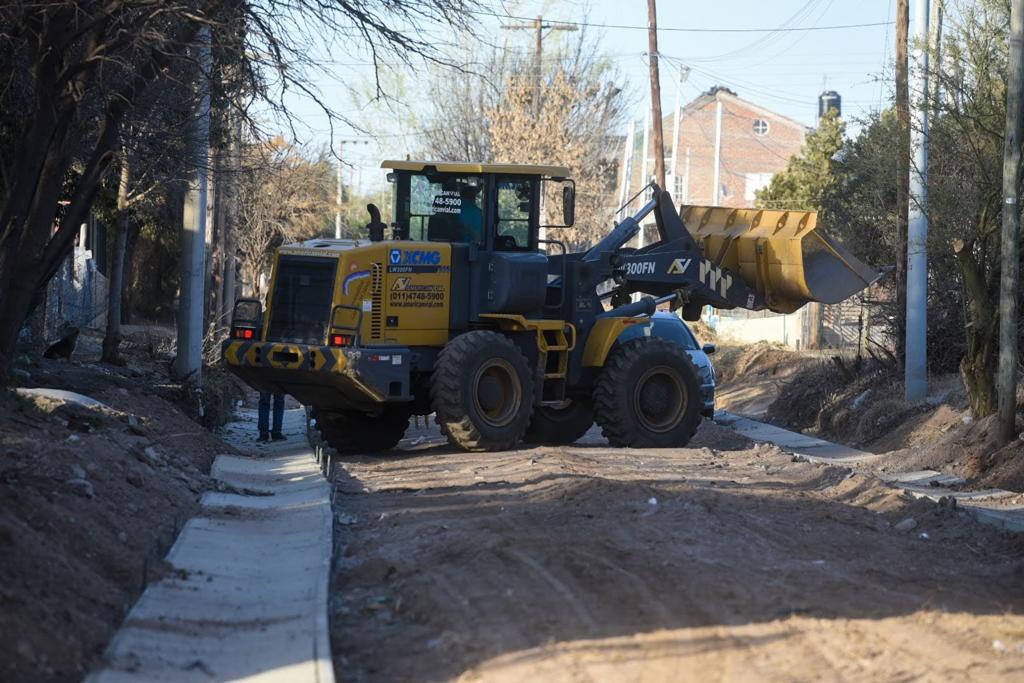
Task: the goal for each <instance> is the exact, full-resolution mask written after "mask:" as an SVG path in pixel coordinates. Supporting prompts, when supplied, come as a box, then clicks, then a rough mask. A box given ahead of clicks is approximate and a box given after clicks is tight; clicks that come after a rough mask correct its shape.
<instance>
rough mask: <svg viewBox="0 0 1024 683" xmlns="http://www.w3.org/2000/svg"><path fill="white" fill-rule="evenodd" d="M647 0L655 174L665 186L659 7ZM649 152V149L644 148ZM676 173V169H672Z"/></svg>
mask: <svg viewBox="0 0 1024 683" xmlns="http://www.w3.org/2000/svg"><path fill="white" fill-rule="evenodd" d="M655 5H656V2H655V0H647V51H648V53H649V54H648V57H649V58H650V61H651V109H652V111H653V117H654V176H655V179H656V180H657V181H658V187H660V188H661V189H662V190H664V189H666V188H665V135H664V133H663V131H662V126H661V78H660V76H659V74H658V8H657V7H656V6H655ZM644 154H647V150H646V149H645V150H644ZM672 172H673V173H675V169H672Z"/></svg>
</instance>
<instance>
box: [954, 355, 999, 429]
mask: <svg viewBox="0 0 1024 683" xmlns="http://www.w3.org/2000/svg"><path fill="white" fill-rule="evenodd" d="M981 336H982V335H977V337H981ZM990 343H991V340H990V341H989V343H986V342H985V341H984V340H983V339H980V338H977V339H975V342H974V344H970V343H969V344H968V351H967V353H966V354H964V357H963V360H961V361H960V379H961V380H963V383H964V387H966V389H967V396H968V399H969V400H970V404H971V415H972V416H973V417H974V418H975V419H976V420H978V419H981V418H983V417H987V416H989V415H991V414H992V413H994V412H996V387H995V382H994V378H995V362H994V360H993V354H992V347H991V345H990Z"/></svg>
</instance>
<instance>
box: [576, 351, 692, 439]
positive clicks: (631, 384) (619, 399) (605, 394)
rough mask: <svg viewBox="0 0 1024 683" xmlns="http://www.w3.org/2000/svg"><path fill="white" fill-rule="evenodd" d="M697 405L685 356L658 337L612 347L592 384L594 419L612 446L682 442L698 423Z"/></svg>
mask: <svg viewBox="0 0 1024 683" xmlns="http://www.w3.org/2000/svg"><path fill="white" fill-rule="evenodd" d="M702 407H703V401H702V400H701V395H700V382H699V381H698V379H697V370H696V368H694V366H693V362H692V361H691V360H690V356H689V354H687V353H686V350H685V349H684V348H683V347H682V346H680V345H679V344H676V343H675V342H671V341H669V340H667V339H659V338H657V337H645V338H641V339H635V340H633V341H630V342H627V343H625V344H623V345H622V346H620V347H618V348H617V349H615V350H613V351H612V353H611V354H609V356H608V360H607V361H606V362H605V366H604V369H603V370H602V371H601V375H600V377H599V378H598V380H597V385H596V386H595V388H594V417H595V419H596V420H597V423H598V424H599V425H601V431H602V433H603V434H604V436H605V438H607V439H608V441H609V442H610V443H611V444H612V445H613V446H622V447H632V448H672V447H680V446H685V445H686V444H687V443H688V442H689V441H690V438H691V437H692V436H693V435H694V433H695V432H696V431H697V427H698V426H700V420H701V408H702Z"/></svg>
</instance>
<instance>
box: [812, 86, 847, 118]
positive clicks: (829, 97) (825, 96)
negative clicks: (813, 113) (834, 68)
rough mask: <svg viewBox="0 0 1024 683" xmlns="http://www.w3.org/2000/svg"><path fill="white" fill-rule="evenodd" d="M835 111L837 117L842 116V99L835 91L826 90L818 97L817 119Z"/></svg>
mask: <svg viewBox="0 0 1024 683" xmlns="http://www.w3.org/2000/svg"><path fill="white" fill-rule="evenodd" d="M829 109H835V110H836V115H837V116H842V115H843V98H842V97H840V96H839V93H837V92H836V91H835V90H827V91H825V92H823V93H821V95H819V96H818V118H819V119H820V118H821V117H822V116H824V115H825V114H827V113H828V110H829Z"/></svg>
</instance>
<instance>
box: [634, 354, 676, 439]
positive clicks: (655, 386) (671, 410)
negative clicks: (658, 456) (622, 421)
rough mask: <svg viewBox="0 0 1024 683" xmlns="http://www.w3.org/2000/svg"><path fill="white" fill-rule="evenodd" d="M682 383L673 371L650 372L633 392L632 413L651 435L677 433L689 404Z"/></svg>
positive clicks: (666, 369) (654, 368)
mask: <svg viewBox="0 0 1024 683" xmlns="http://www.w3.org/2000/svg"><path fill="white" fill-rule="evenodd" d="M688 398H689V397H688V396H687V395H686V389H685V388H684V387H683V383H682V380H681V379H680V378H679V375H678V373H676V372H675V371H674V370H673V369H672V368H669V367H665V366H658V367H653V368H649V369H648V370H647V371H646V372H644V374H643V375H641V376H640V379H639V381H638V382H637V383H636V386H635V388H634V389H633V410H634V412H635V413H636V415H637V417H639V418H640V422H641V424H642V425H643V426H644V428H646V429H648V430H650V431H652V432H659V433H662V432H668V431H671V430H672V429H674V428H675V427H676V426H677V425H678V424H679V422H680V421H681V420H682V419H683V415H685V414H686V405H687V402H688Z"/></svg>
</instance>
